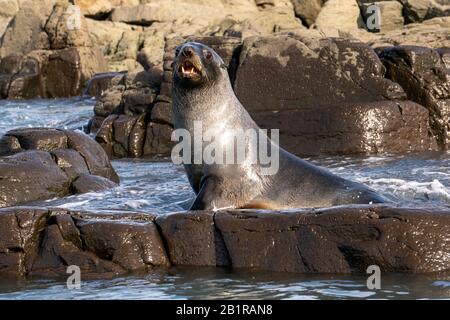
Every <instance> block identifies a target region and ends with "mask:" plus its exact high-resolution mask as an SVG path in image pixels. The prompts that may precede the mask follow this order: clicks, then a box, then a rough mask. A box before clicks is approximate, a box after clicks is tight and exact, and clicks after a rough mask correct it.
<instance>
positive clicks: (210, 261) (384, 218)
mask: <svg viewBox="0 0 450 320" xmlns="http://www.w3.org/2000/svg"><path fill="white" fill-rule="evenodd" d="M449 232H450V211H449V209H448V208H400V207H395V206H388V205H353V206H339V207H332V208H322V209H299V210H291V211H281V212H279V211H256V210H225V211H217V212H205V211H198V212H180V213H173V214H166V215H161V216H158V217H157V218H156V220H155V217H154V216H153V215H151V214H143V213H133V212H114V211H112V212H79V211H67V210H64V209H58V208H49V209H47V208H31V207H14V208H4V209H0V266H1V267H0V275H6V274H13V275H22V276H27V275H39V276H44V277H49V276H54V275H65V274H66V268H67V266H69V265H77V266H79V267H80V268H81V271H82V277H85V278H89V277H94V276H95V277H109V276H114V275H120V274H125V273H127V272H130V271H149V270H151V269H152V268H154V267H169V266H170V265H175V266H222V267H223V266H225V267H231V268H234V269H239V268H250V269H253V270H267V271H277V272H298V273H365V272H366V269H367V267H369V266H370V265H377V266H379V267H380V269H381V271H382V272H409V273H411V272H412V273H425V272H440V271H448V270H450V260H449V257H450V242H449V241H450V240H449V239H448V234H449Z"/></svg>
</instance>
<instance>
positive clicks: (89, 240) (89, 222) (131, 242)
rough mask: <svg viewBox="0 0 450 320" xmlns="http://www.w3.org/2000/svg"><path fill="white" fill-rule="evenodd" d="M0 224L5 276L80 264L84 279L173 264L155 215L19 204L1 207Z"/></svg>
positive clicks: (62, 270) (61, 270)
mask: <svg viewBox="0 0 450 320" xmlns="http://www.w3.org/2000/svg"><path fill="white" fill-rule="evenodd" d="M100 217H102V218H100ZM0 222H1V223H0V229H1V232H0V266H1V267H0V275H15V276H28V275H31V276H41V277H49V276H50V277H52V276H58V275H59V276H61V275H67V273H66V270H67V267H68V266H70V265H76V266H78V267H80V269H81V273H82V277H84V278H89V277H110V276H113V275H119V274H126V273H127V272H130V271H148V270H150V269H152V268H154V267H167V266H169V265H170V262H169V260H168V258H167V256H166V254H165V251H164V246H163V243H162V240H161V238H160V236H159V233H158V230H157V227H156V225H155V224H154V223H153V217H152V216H151V215H142V214H141V215H138V214H128V215H125V216H124V217H122V218H118V219H115V218H108V215H107V214H104V215H96V214H89V213H87V214H86V213H83V212H67V211H65V210H62V209H43V208H31V207H14V208H7V209H0Z"/></svg>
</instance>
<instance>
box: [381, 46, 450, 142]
mask: <svg viewBox="0 0 450 320" xmlns="http://www.w3.org/2000/svg"><path fill="white" fill-rule="evenodd" d="M440 52H442V56H441V54H440V53H439V52H438V51H437V50H433V49H429V48H424V47H416V46H396V47H389V48H386V49H384V50H382V51H381V52H380V57H381V59H382V61H383V62H384V64H385V66H386V69H387V77H389V78H390V79H392V80H393V81H396V82H398V83H399V84H400V85H401V86H402V87H403V89H404V90H405V91H406V93H407V94H408V99H410V100H412V101H415V102H417V103H420V104H421V105H423V106H425V107H426V108H427V109H428V110H429V112H430V126H431V129H432V131H433V134H434V135H435V137H436V139H437V141H438V144H439V145H440V146H441V147H442V148H448V145H449V143H450V68H449V67H448V65H446V60H445V53H444V50H441V51H440Z"/></svg>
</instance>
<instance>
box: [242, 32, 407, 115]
mask: <svg viewBox="0 0 450 320" xmlns="http://www.w3.org/2000/svg"><path fill="white" fill-rule="evenodd" d="M274 79H277V80H278V81H273V80H274ZM281 79H283V80H281ZM234 89H235V92H236V94H237V96H238V98H239V99H240V101H241V102H242V104H243V105H244V106H245V107H246V109H247V110H248V111H250V112H253V111H256V110H264V109H265V110H283V109H285V110H288V109H293V108H297V107H298V105H299V104H300V105H301V107H304V108H307V107H318V106H333V105H339V104H342V103H346V104H348V103H353V102H371V101H379V100H386V99H403V98H405V96H406V95H405V93H404V92H403V90H402V88H401V87H400V86H399V85H398V84H396V83H394V82H392V81H390V80H387V79H385V78H384V68H383V64H382V63H381V61H380V60H379V58H378V57H377V55H376V54H375V52H374V51H373V50H372V49H371V48H370V47H368V46H367V45H365V44H363V43H361V42H358V41H352V40H345V39H333V38H328V39H327V38H324V39H315V38H304V37H297V36H290V35H280V36H268V37H253V38H248V39H246V40H244V44H243V48H242V51H241V55H240V58H239V66H238V70H237V74H236V81H235V84H234ZM318 97H320V99H318Z"/></svg>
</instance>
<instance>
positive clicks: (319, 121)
mask: <svg viewBox="0 0 450 320" xmlns="http://www.w3.org/2000/svg"><path fill="white" fill-rule="evenodd" d="M428 115H429V113H428V110H427V109H426V108H425V107H423V106H421V105H419V104H416V103H414V102H411V101H377V102H363V103H354V104H342V105H339V106H333V107H316V108H298V109H294V110H280V111H278V112H277V113H276V114H274V113H273V111H258V112H254V113H253V114H252V116H253V118H254V120H255V121H256V122H257V123H258V124H259V125H260V126H261V127H262V128H266V129H276V128H281V130H280V145H282V146H283V147H284V148H286V149H287V150H290V151H293V152H295V153H297V154H303V155H321V154H358V153H396V152H397V153H401V152H408V151H412V152H414V151H415V152H417V151H427V150H438V146H437V143H436V140H435V139H434V137H433V136H432V133H431V129H430V126H429V124H428Z"/></svg>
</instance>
